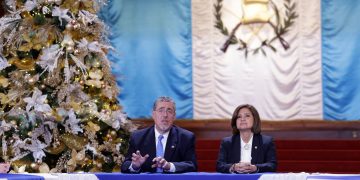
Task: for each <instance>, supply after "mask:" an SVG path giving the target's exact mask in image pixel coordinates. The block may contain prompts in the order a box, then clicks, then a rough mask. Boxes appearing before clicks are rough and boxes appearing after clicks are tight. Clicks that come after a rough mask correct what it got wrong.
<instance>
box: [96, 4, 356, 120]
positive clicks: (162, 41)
mask: <svg viewBox="0 0 360 180" xmlns="http://www.w3.org/2000/svg"><path fill="white" fill-rule="evenodd" d="M240 1H241V0H224V1H223V5H224V6H223V9H224V10H227V9H231V8H232V6H234V5H236V4H237V3H239V2H240ZM272 1H273V2H274V3H275V4H283V1H284V0H272ZM216 2H217V1H216V0H192V1H191V0H131V1H130V0H112V1H110V2H109V6H107V7H105V8H104V9H103V11H102V12H101V14H100V15H101V17H102V18H103V19H104V20H105V21H106V22H107V24H108V25H109V26H110V29H111V31H112V34H111V36H110V40H111V42H112V44H113V46H114V47H115V48H116V49H117V51H118V54H111V55H109V56H110V59H111V60H112V61H113V63H114V66H113V67H114V69H113V71H114V73H115V74H116V76H117V79H118V82H119V85H120V88H121V90H122V91H121V93H120V96H119V98H120V103H121V104H122V106H123V107H124V111H125V112H127V113H128V115H129V117H131V118H144V117H146V118H147V117H151V107H152V103H153V101H154V100H155V99H156V98H157V97H158V96H162V95H166V96H171V97H173V98H174V99H175V101H176V103H177V117H178V118H187V119H214V118H230V117H231V113H232V112H233V110H234V108H235V107H236V106H237V105H239V104H244V103H250V104H253V105H254V106H255V107H256V108H257V109H258V110H259V113H260V115H261V117H262V119H266V120H289V119H326V120H358V119H360V43H359V42H360V23H359V20H358V19H359V17H360V0H292V2H295V3H296V12H297V13H298V15H299V17H298V18H297V19H296V20H295V24H294V25H293V26H292V27H291V30H290V31H289V33H288V34H286V35H285V36H284V38H285V39H286V40H287V42H289V44H290V46H291V48H290V49H289V50H287V51H285V50H284V49H283V48H282V46H281V44H280V43H279V42H275V43H273V45H274V46H275V48H276V49H277V52H276V53H274V52H272V51H267V55H266V56H264V55H262V54H261V53H260V54H257V55H250V56H249V57H248V58H245V56H244V53H243V52H242V51H238V50H236V48H237V47H236V46H230V48H229V49H228V51H227V52H226V53H223V52H221V51H220V47H221V46H222V44H223V43H224V41H225V40H226V38H227V37H225V36H224V35H222V34H221V33H220V32H219V31H218V30H217V29H216V28H215V27H214V22H215V17H214V15H213V14H214V9H213V5H214V4H215V3H216ZM223 20H224V22H227V21H231V19H227V15H226V13H224V14H223Z"/></svg>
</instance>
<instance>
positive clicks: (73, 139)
mask: <svg viewBox="0 0 360 180" xmlns="http://www.w3.org/2000/svg"><path fill="white" fill-rule="evenodd" d="M0 2H1V1H0ZM1 3H2V4H1V7H3V10H5V11H6V14H5V15H4V16H2V17H1V18H0V125H1V126H0V138H1V141H0V144H1V145H0V148H1V151H0V154H1V158H2V160H3V161H5V162H10V163H11V166H12V168H13V171H14V172H23V171H26V172H49V171H50V172H74V171H86V172H87V171H90V172H97V171H102V172H111V171H119V166H120V164H121V162H122V160H123V158H124V156H123V155H124V153H125V152H126V150H127V144H128V143H127V141H128V138H129V134H130V131H131V130H132V129H133V128H134V127H133V125H132V124H131V123H130V122H129V121H128V120H127V117H126V115H125V114H124V113H123V112H122V111H121V106H120V105H119V101H118V100H117V96H118V93H119V90H118V88H117V85H116V81H115V79H114V77H113V75H112V74H111V68H110V61H109V60H108V59H107V56H106V55H107V53H108V51H109V50H111V47H110V46H109V43H108V40H107V29H106V26H105V25H104V23H103V22H102V21H101V20H100V19H99V18H98V17H97V15H96V13H97V11H99V9H100V7H101V6H102V5H106V2H105V1H101V0H81V1H73V0H5V1H2V2H1Z"/></svg>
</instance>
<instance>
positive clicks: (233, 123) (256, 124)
mask: <svg viewBox="0 0 360 180" xmlns="http://www.w3.org/2000/svg"><path fill="white" fill-rule="evenodd" d="M242 108H248V109H249V110H250V112H251V114H252V115H253V117H254V124H253V127H252V128H251V131H252V132H253V133H254V134H260V133H261V121H260V115H259V113H258V111H257V110H256V109H255V107H254V106H252V105H250V104H243V105H240V106H238V107H237V108H236V109H235V111H234V113H233V115H232V118H231V128H232V131H233V134H239V133H240V132H239V130H238V128H237V127H236V120H237V118H238V114H239V111H240V109H242Z"/></svg>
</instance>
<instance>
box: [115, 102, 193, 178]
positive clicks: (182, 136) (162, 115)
mask: <svg viewBox="0 0 360 180" xmlns="http://www.w3.org/2000/svg"><path fill="white" fill-rule="evenodd" d="M152 118H153V119H154V123H155V125H153V126H151V127H148V128H145V129H141V130H137V131H135V132H133V133H132V134H131V137H130V146H129V149H128V153H127V155H126V158H125V161H124V162H123V164H122V165H121V171H122V172H124V173H141V172H160V173H161V172H164V173H184V172H193V171H197V162H196V155H195V136H194V134H193V133H192V132H190V131H187V130H185V129H182V128H180V127H177V126H175V125H173V123H174V121H175V118H176V111H175V102H174V101H173V100H172V99H171V98H169V97H159V98H158V99H157V100H156V101H155V103H154V106H153V112H152Z"/></svg>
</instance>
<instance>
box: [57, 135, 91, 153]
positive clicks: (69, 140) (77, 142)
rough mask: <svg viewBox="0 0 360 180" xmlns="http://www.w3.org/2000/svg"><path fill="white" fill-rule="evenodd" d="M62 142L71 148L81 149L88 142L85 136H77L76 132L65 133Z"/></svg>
mask: <svg viewBox="0 0 360 180" xmlns="http://www.w3.org/2000/svg"><path fill="white" fill-rule="evenodd" d="M60 139H61V141H62V142H64V143H65V145H66V146H67V147H69V148H70V149H75V150H78V151H79V150H81V149H83V148H84V147H85V145H86V144H87V139H86V138H85V137H80V136H76V135H74V134H63V135H61V136H60Z"/></svg>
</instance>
